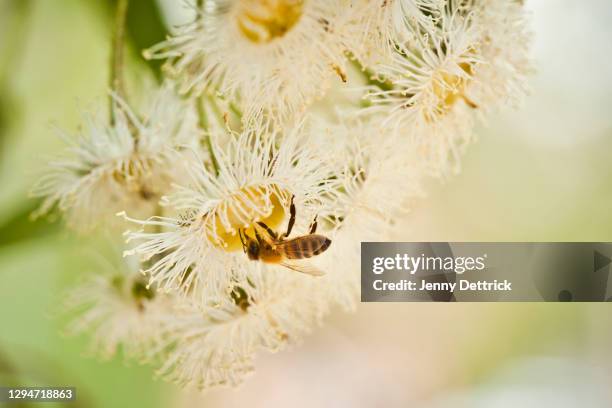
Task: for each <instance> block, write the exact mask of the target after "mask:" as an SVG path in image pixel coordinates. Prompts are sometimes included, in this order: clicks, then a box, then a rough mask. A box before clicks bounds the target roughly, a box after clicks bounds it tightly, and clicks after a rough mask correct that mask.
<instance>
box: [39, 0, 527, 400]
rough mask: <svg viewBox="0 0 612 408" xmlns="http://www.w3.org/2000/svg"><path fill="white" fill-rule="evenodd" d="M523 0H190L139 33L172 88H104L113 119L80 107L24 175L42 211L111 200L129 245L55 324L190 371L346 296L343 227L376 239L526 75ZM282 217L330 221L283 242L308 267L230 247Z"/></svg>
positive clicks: (234, 375) (83, 211)
mask: <svg viewBox="0 0 612 408" xmlns="http://www.w3.org/2000/svg"><path fill="white" fill-rule="evenodd" d="M520 3H521V2H519V1H510V0H508V1H505V0H457V1H455V0H371V1H368V0H329V1H325V0H203V1H201V2H198V4H200V6H198V8H197V10H196V15H197V16H196V19H195V21H194V22H193V23H192V24H189V25H187V26H184V27H182V28H181V29H180V30H179V31H178V32H177V33H175V35H174V36H172V37H171V38H169V39H168V40H167V41H165V42H164V43H161V44H158V45H156V46H154V47H153V48H152V49H150V50H147V52H148V54H149V55H150V56H152V57H158V58H167V59H168V62H167V65H166V68H167V70H166V71H165V73H166V74H170V75H172V76H173V80H175V81H176V82H175V83H178V84H179V87H180V90H178V89H177V90H178V91H180V92H178V93H181V94H183V95H184V96H183V98H181V97H179V96H177V95H176V94H174V93H173V92H174V91H175V89H173V88H171V87H164V88H163V89H162V90H161V91H160V92H159V93H158V95H157V96H156V97H154V98H151V100H152V104H151V105H152V106H151V107H149V108H146V109H144V110H142V111H141V112H140V113H136V112H134V111H133V110H132V109H131V108H129V107H128V106H127V105H126V103H125V102H124V101H123V100H122V99H120V98H118V97H117V96H114V97H113V98H114V99H113V101H114V103H113V108H112V112H111V113H112V117H113V120H111V121H108V120H104V119H103V118H94V117H92V116H87V117H86V120H85V126H84V128H83V129H81V130H80V132H79V135H78V137H77V138H74V139H73V138H68V137H66V139H67V141H68V143H69V144H70V147H69V148H68V150H67V152H66V154H65V155H64V156H62V158H60V159H57V160H54V161H53V162H52V163H51V171H50V172H49V173H48V174H46V175H45V176H43V178H42V179H41V180H40V182H39V183H38V184H37V185H36V187H35V188H34V194H35V195H36V196H39V197H44V200H43V204H42V206H41V209H40V211H39V212H40V213H46V212H48V211H49V210H51V209H52V208H53V207H58V208H59V210H60V211H62V212H63V213H64V215H65V218H66V219H67V221H68V223H69V224H70V225H73V226H78V227H84V226H88V225H91V224H96V223H98V222H99V221H101V220H103V219H104V216H105V215H108V214H109V213H110V214H114V213H118V214H119V215H122V217H123V219H124V220H126V221H127V222H128V223H129V225H130V227H131V228H132V230H129V231H126V232H125V234H124V235H125V239H126V240H127V243H128V245H129V247H128V249H127V250H126V251H125V252H124V254H125V256H126V258H127V259H128V260H130V261H131V262H133V265H131V266H130V267H129V268H125V270H124V271H123V274H119V275H118V276H115V277H108V276H102V277H99V278H97V279H94V280H93V281H91V282H90V283H88V284H86V285H84V286H81V287H80V288H79V289H77V291H76V292H75V293H74V294H73V295H72V296H71V297H70V298H69V302H68V303H69V304H70V307H71V310H75V311H79V312H80V313H81V315H80V317H78V318H76V319H74V320H73V321H72V325H71V327H70V331H71V332H77V333H80V332H82V331H92V332H93V338H94V341H93V343H94V346H95V347H96V348H97V349H98V352H99V353H100V354H101V355H102V356H105V357H110V356H112V355H113V354H115V353H116V352H117V351H118V350H119V349H120V348H121V349H124V350H125V352H126V354H128V355H130V356H131V355H133V356H136V357H137V358H139V359H142V360H145V361H147V362H151V363H154V364H155V365H156V366H157V373H158V375H159V376H161V377H163V378H165V379H167V380H169V381H172V382H175V383H178V384H180V385H189V386H195V387H197V388H202V389H207V388H210V387H214V386H235V385H237V384H239V383H241V382H242V381H243V380H244V379H245V378H246V376H247V375H249V374H250V373H251V372H252V371H253V366H254V360H255V358H256V356H257V353H259V352H261V351H268V352H275V351H278V350H282V349H284V348H285V347H287V346H288V345H291V344H294V343H296V342H298V341H299V340H300V339H301V338H302V337H303V336H304V335H305V334H307V333H308V332H309V331H310V330H311V329H312V328H314V327H315V326H317V325H318V324H320V322H321V320H322V318H323V317H324V316H325V315H326V314H327V313H328V312H329V311H330V310H332V309H333V308H334V307H336V306H340V307H343V308H344V309H354V308H355V306H356V305H357V303H358V299H359V292H360V265H359V262H360V243H361V242H362V241H380V240H385V239H387V237H388V233H389V232H391V229H392V228H393V227H394V224H395V223H396V221H397V220H399V219H400V218H401V217H402V216H403V215H404V214H405V213H406V211H408V210H409V209H410V207H411V204H412V201H413V200H415V199H417V198H419V197H421V196H422V195H423V194H424V190H425V185H426V182H427V181H428V180H431V178H430V176H431V175H435V176H439V175H443V174H446V173H447V172H448V169H449V167H450V168H456V166H457V163H458V162H459V158H460V155H461V151H462V150H463V148H464V147H465V146H466V144H467V143H468V142H469V141H470V140H471V139H472V137H473V128H474V123H476V120H478V119H482V118H483V117H484V113H486V112H488V111H489V110H491V109H493V108H495V107H497V106H500V105H502V104H504V103H512V104H516V103H517V102H519V100H520V98H521V97H522V95H523V94H524V93H525V76H526V74H527V73H528V72H529V70H530V68H529V61H528V58H527V50H528V45H529V41H530V34H529V32H528V30H527V28H526V23H525V21H526V19H525V16H524V15H523V11H522V7H521V4H520ZM347 61H350V65H347ZM334 81H335V83H334ZM343 82H347V84H343ZM316 99H321V100H320V103H317V104H311V102H313V101H314V100H316ZM194 107H195V108H196V109H193V108H194ZM254 119H255V120H254ZM260 119H261V120H260ZM292 204H293V205H292ZM294 210H295V217H292V215H291V214H292V213H293V212H294ZM116 218H118V217H116ZM118 219H119V218H118ZM290 219H295V226H294V227H293V231H292V233H291V234H289V235H288V237H287V238H293V237H297V236H303V235H308V234H310V233H311V231H312V230H311V227H313V226H314V225H315V224H314V221H315V220H316V221H317V225H318V230H317V231H316V233H317V234H320V235H323V236H324V237H325V238H327V239H325V238H322V237H320V236H319V237H310V238H311V239H312V240H317V239H319V240H320V242H324V243H325V248H324V252H321V251H319V250H316V249H313V248H310V250H311V252H312V254H311V255H313V256H312V257H310V258H308V259H307V260H300V261H305V263H306V264H307V265H309V266H312V267H313V268H316V270H321V271H323V272H324V274H323V276H316V277H315V276H309V275H308V274H301V273H297V272H295V271H294V270H291V269H289V268H288V267H290V266H291V264H289V263H287V264H285V265H283V264H281V262H283V261H286V259H285V258H283V256H282V255H280V254H278V253H274V251H276V250H278V249H279V248H282V246H281V245H279V244H278V242H276V243H274V245H271V246H270V247H269V248H267V251H268V252H267V253H265V256H261V255H262V252H261V247H259V248H258V246H257V245H256V244H253V246H252V247H251V249H250V250H249V251H247V250H246V245H245V240H246V243H248V242H251V243H253V242H254V241H249V240H253V239H254V238H255V237H256V233H255V232H256V231H258V232H260V233H263V232H266V231H264V228H265V226H267V227H269V229H270V231H272V232H269V231H267V235H269V237H270V238H271V240H274V239H284V238H285V236H284V233H285V232H286V231H287V230H288V225H289V220H290ZM260 223H263V224H265V226H263V225H261V224H260ZM299 242H301V243H303V242H304V241H302V240H300V241H299ZM309 242H310V241H309ZM312 242H315V241H312ZM330 242H331V245H330ZM320 248H322V246H321V247H320ZM320 248H319V249H320ZM285 249H287V247H285ZM294 250H295V252H297V250H296V249H295V248H294ZM246 252H248V253H246ZM298 257H299V256H297V254H294V255H293V258H298ZM251 259H255V260H251ZM286 266H287V267H286ZM302 267H303V266H302ZM296 268H297V267H296ZM297 269H299V268H297ZM137 271H140V272H142V274H138V273H136V272H137Z"/></svg>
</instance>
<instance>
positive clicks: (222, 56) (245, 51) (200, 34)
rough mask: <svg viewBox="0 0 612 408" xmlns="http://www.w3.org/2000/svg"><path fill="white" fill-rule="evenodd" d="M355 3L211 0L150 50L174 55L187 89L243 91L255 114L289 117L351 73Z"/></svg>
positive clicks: (239, 94) (233, 94)
mask: <svg viewBox="0 0 612 408" xmlns="http://www.w3.org/2000/svg"><path fill="white" fill-rule="evenodd" d="M353 11H354V10H353V0H206V1H204V2H203V5H202V8H201V9H200V10H198V17H197V19H196V21H195V22H194V23H193V24H191V25H188V26H186V27H184V28H183V29H182V30H181V31H180V32H179V33H178V34H177V35H176V36H174V37H173V38H171V39H170V40H168V41H166V42H164V43H161V44H158V45H157V46H155V47H153V48H152V49H150V50H148V51H147V55H148V56H153V57H157V58H170V63H171V73H172V74H174V75H176V76H181V78H182V80H183V86H184V90H185V91H187V90H191V89H194V90H195V91H196V92H198V93H199V92H201V91H203V90H204V89H207V88H208V89H212V90H214V91H219V92H221V93H222V94H223V95H225V96H226V97H229V98H238V99H240V100H241V101H242V108H243V111H244V112H245V114H246V115H247V116H248V117H250V115H251V114H258V113H259V112H260V111H261V110H264V111H266V113H268V114H270V115H272V116H273V117H288V116H290V115H292V114H295V113H298V112H302V111H303V110H304V108H305V107H306V106H307V105H308V104H310V102H311V101H312V100H314V99H316V98H318V97H319V96H321V95H322V94H323V93H324V92H325V90H326V89H327V88H328V87H329V84H330V82H331V81H340V80H343V81H346V78H345V57H344V51H345V48H346V47H345V42H346V34H345V33H347V32H348V31H349V30H348V28H347V27H349V26H351V25H352V24H353V25H354V24H355V18H354V16H353Z"/></svg>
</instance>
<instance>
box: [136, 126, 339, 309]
mask: <svg viewBox="0 0 612 408" xmlns="http://www.w3.org/2000/svg"><path fill="white" fill-rule="evenodd" d="M301 129H302V127H301V126H297V127H295V128H294V129H293V130H292V131H290V132H289V133H288V134H286V135H282V134H278V133H276V134H275V133H266V130H265V129H261V128H254V129H253V128H251V129H247V130H245V131H244V132H243V133H241V134H235V133H233V132H229V133H212V134H210V138H211V147H212V151H213V153H214V157H215V163H216V166H217V168H218V174H216V172H215V171H214V169H211V168H210V167H207V166H205V165H204V164H201V165H197V166H192V167H190V169H189V172H190V176H189V178H188V179H187V180H183V181H182V182H180V183H179V184H181V185H180V186H177V190H176V192H175V193H174V194H172V195H170V196H168V197H164V199H163V203H164V205H165V207H166V209H167V210H168V211H170V212H171V213H173V214H176V215H175V216H165V217H152V218H150V219H148V220H145V221H138V220H134V219H131V218H130V220H131V221H132V222H135V223H137V224H140V225H142V226H143V227H145V228H143V229H142V230H140V231H133V232H128V233H127V239H128V241H130V242H132V241H134V242H135V246H134V247H133V249H132V250H130V251H127V252H126V253H127V254H134V253H135V254H138V255H140V256H141V258H142V259H143V260H149V259H152V258H153V257H157V258H155V261H154V262H152V266H151V267H149V268H147V269H146V271H145V272H146V273H147V274H148V275H149V277H150V282H151V283H155V284H158V285H159V286H160V288H162V289H165V290H177V289H182V290H183V291H184V292H189V293H198V294H199V295H201V296H202V297H203V298H205V299H207V301H209V302H215V301H220V300H221V299H222V298H224V297H227V296H228V294H229V291H230V290H231V287H232V286H233V285H234V284H238V285H240V286H241V287H243V288H248V283H247V282H248V276H249V273H250V272H249V271H250V269H249V267H252V264H253V262H252V261H249V260H248V258H247V256H246V254H244V253H243V249H242V243H241V240H240V235H239V231H238V230H239V229H243V230H245V232H246V234H248V235H249V236H251V237H253V236H254V231H253V228H254V227H253V224H254V223H256V222H258V221H261V222H264V223H265V224H266V225H268V226H269V227H270V228H272V229H273V230H275V231H277V232H278V233H282V232H285V229H286V225H287V221H288V214H289V211H288V210H289V205H290V201H291V199H292V197H293V201H294V204H295V206H296V208H297V218H296V226H295V231H296V233H305V232H306V229H307V227H308V225H309V224H310V223H311V222H312V220H313V219H314V217H315V216H316V214H317V212H318V210H319V209H320V208H322V207H324V206H325V202H326V201H328V200H330V197H332V196H333V194H334V192H335V191H337V189H338V186H337V183H338V180H337V178H333V177H332V176H334V173H333V171H332V168H331V167H330V166H329V165H328V163H329V160H327V159H326V157H325V155H326V154H329V153H324V151H323V150H321V149H316V148H314V146H310V145H309V144H308V143H304V140H302V139H301V136H302V132H301ZM283 136H284V137H283ZM147 227H152V228H159V229H160V231H153V230H151V229H152V228H147ZM287 273H294V272H291V271H289V270H287Z"/></svg>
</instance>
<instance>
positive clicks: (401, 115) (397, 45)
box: [365, 0, 530, 174]
mask: <svg viewBox="0 0 612 408" xmlns="http://www.w3.org/2000/svg"><path fill="white" fill-rule="evenodd" d="M386 7H389V12H388V13H391V14H392V13H399V14H401V16H393V17H388V18H390V19H391V20H393V21H395V22H396V23H395V24H394V25H393V30H391V32H392V34H388V35H387V41H388V42H389V43H390V48H392V50H393V51H392V52H390V53H389V52H385V53H382V54H380V55H379V56H378V58H374V59H371V61H374V62H372V63H371V65H369V66H367V65H366V66H367V68H369V69H370V70H371V72H372V73H373V75H374V77H375V78H376V79H377V80H378V85H377V86H375V87H372V88H371V89H370V92H369V99H370V100H371V102H372V104H373V106H372V107H370V108H368V109H366V111H368V112H377V113H380V114H381V115H384V119H383V124H384V126H385V127H386V128H387V129H388V131H390V132H393V133H396V134H397V133H400V134H403V135H405V138H406V139H408V140H409V141H410V143H412V144H413V146H414V148H415V149H417V150H418V151H419V153H420V154H421V155H422V157H423V159H424V160H426V162H427V163H428V164H429V171H430V172H432V173H434V174H440V173H444V172H445V171H446V168H447V166H448V164H449V163H450V164H451V166H453V165H454V167H455V168H456V166H457V163H458V159H459V157H460V153H461V151H462V150H463V147H464V146H465V145H466V144H467V143H468V142H469V141H470V140H471V139H472V137H473V126H474V119H475V113H476V112H480V113H482V112H487V111H489V110H491V109H493V108H495V107H497V106H499V105H501V104H503V103H506V102H507V101H509V100H516V99H517V98H519V97H520V96H522V95H523V94H524V92H525V85H524V81H525V76H526V73H527V72H529V69H530V68H529V64H528V61H527V51H528V42H529V33H528V31H527V30H526V28H525V22H524V21H525V18H524V15H523V10H522V7H521V5H520V4H519V3H518V2H505V1H485V0H483V1H476V0H475V1H440V0H420V1H406V0H396V1H391V0H390V1H389V2H388V3H387V6H386ZM398 21H399V23H398ZM365 63H366V64H368V63H369V61H368V60H366V61H365Z"/></svg>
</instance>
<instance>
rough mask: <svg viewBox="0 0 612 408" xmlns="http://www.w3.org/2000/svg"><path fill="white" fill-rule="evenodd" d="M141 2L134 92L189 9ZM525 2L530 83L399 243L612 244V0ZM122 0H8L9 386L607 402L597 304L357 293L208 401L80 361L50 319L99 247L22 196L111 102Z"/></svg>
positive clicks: (2, 275)
mask: <svg viewBox="0 0 612 408" xmlns="http://www.w3.org/2000/svg"><path fill="white" fill-rule="evenodd" d="M131 3H132V7H131V9H130V13H129V15H128V20H129V22H128V25H129V41H130V43H129V45H130V50H131V51H130V53H129V58H130V63H129V66H130V71H129V73H128V75H129V77H128V82H129V83H131V84H133V87H134V88H136V89H138V88H139V87H140V86H141V85H143V84H145V83H147V82H153V81H155V80H157V78H159V64H158V63H146V62H145V61H144V60H142V58H141V57H140V54H139V51H138V50H140V49H142V48H145V47H148V46H150V45H152V44H154V43H156V42H158V41H160V40H161V39H163V38H164V36H165V31H166V26H167V25H169V24H173V23H176V22H178V21H181V18H182V16H184V15H185V14H186V11H185V9H184V8H182V6H181V4H182V3H181V2H180V1H172V0H159V1H155V0H139V1H132V2H131ZM527 7H528V8H529V9H530V10H531V12H532V17H533V27H534V31H535V44H534V59H535V65H536V68H537V73H536V74H535V75H534V76H533V78H532V83H531V88H532V94H531V95H530V96H529V97H528V98H527V100H526V101H525V104H524V105H523V106H522V107H520V108H519V109H517V110H515V111H504V112H501V113H499V114H495V115H493V116H491V117H489V119H488V122H487V123H486V124H485V125H483V126H481V127H480V128H479V129H478V134H479V141H478V142H477V143H475V144H474V145H472V146H471V147H470V148H469V150H468V152H467V154H466V156H465V158H464V160H463V171H462V172H461V173H460V174H459V175H457V176H455V177H451V178H450V179H448V180H447V181H445V182H444V183H438V184H433V185H432V186H430V194H429V197H428V198H426V199H423V200H421V201H419V202H417V203H415V208H414V209H413V211H412V213H411V215H410V217H408V218H407V219H406V220H404V222H403V223H402V224H401V225H400V228H399V230H398V233H397V236H396V238H397V240H416V241H428V240H430V241H453V240H454V241H487V240H492V241H612V215H611V214H610V211H609V205H610V202H611V200H612V161H611V160H610V152H612V116H611V115H610V106H611V105H612V76H611V75H610V72H612V58H611V57H610V55H612V52H610V51H612V49H611V48H612V41H610V38H611V36H612V31H611V29H610V28H609V21H610V19H611V18H612V5H611V4H610V3H609V2H608V1H605V0H593V1H591V2H589V4H588V7H587V6H586V5H585V4H584V3H583V2H579V1H571V0H541V1H537V2H536V1H528V2H527ZM112 10H113V2H112V1H97V2H94V1H82V0H53V1H51V0H0V323H1V326H0V383H2V384H32V385H74V386H76V387H77V389H78V395H79V397H78V401H77V402H76V403H70V404H66V406H68V405H69V406H75V407H76V406H80V407H151V408H153V407H192V406H236V405H238V404H246V403H248V405H249V406H250V407H257V406H270V405H284V406H317V405H328V406H329V405H331V406H372V405H374V404H376V405H378V406H382V405H386V406H396V405H402V406H403V405H406V404H408V403H413V404H414V406H419V407H421V406H441V407H446V406H449V405H450V404H453V405H454V406H466V407H475V406H483V407H485V406H486V407H506V406H508V407H509V406H516V405H508V404H512V403H513V402H516V401H520V402H521V403H522V404H523V406H534V407H535V406H537V407H540V406H542V405H544V404H548V403H550V404H553V403H557V402H558V403H557V404H556V406H557V407H560V406H568V407H569V406H576V405H577V404H574V402H576V403H577V402H578V401H580V402H581V405H582V406H584V407H599V406H601V407H604V406H610V404H612V403H611V401H612V397H611V396H610V395H609V394H606V392H607V391H606V390H607V389H608V388H609V384H610V383H612V382H611V381H610V368H611V367H612V352H610V349H609V345H610V344H611V343H612V329H611V328H612V316H611V314H610V309H609V307H610V306H609V305H608V304H603V303H602V304H486V305H485V304H451V305H446V304H367V305H366V304H364V305H361V306H360V307H359V309H358V311H357V313H356V314H353V315H346V314H341V313H339V314H336V315H334V316H333V317H332V318H331V319H330V321H329V322H328V324H327V325H326V326H325V327H324V328H323V329H321V330H319V331H317V332H316V333H315V334H313V335H312V336H311V337H309V338H308V339H307V341H306V342H305V343H304V344H303V345H301V346H299V347H297V348H296V349H294V350H293V351H290V352H288V353H283V354H281V355H277V356H262V358H260V359H259V360H260V361H258V372H257V375H255V376H254V377H253V378H252V379H251V380H250V381H248V382H247V383H246V384H245V385H244V386H242V387H241V388H239V389H238V390H236V391H214V392H212V393H209V394H207V395H204V396H201V395H199V394H197V393H193V392H180V391H179V390H177V389H175V388H174V387H173V386H171V385H166V384H164V383H162V382H161V381H155V380H153V379H152V372H151V370H150V369H149V368H147V367H140V366H137V365H129V366H128V365H126V364H125V363H124V362H123V361H122V360H121V358H116V359H114V360H113V361H110V362H99V361H97V360H96V359H94V358H91V357H86V356H85V355H84V353H85V351H86V350H87V339H86V338H67V337H64V336H62V334H61V332H62V319H61V318H57V316H56V315H57V314H58V311H59V304H60V303H61V301H62V297H63V295H64V293H65V291H66V289H67V288H69V287H70V286H71V285H73V284H74V283H75V282H77V281H78V280H79V278H80V277H82V276H83V275H84V274H87V273H89V272H91V271H92V270H93V269H94V264H93V261H92V258H91V256H90V254H89V253H87V251H83V249H82V248H83V247H84V245H83V242H82V239H80V238H76V237H74V236H73V235H72V234H70V233H68V232H66V231H64V230H62V229H61V225H60V224H59V223H49V222H48V221H45V220H43V221H37V222H30V221H29V219H28V215H29V213H30V212H31V211H32V210H33V209H34V208H35V206H36V202H35V201H33V200H30V199H28V197H27V191H28V190H29V188H30V187H31V186H32V184H33V182H34V180H35V179H36V178H37V176H38V175H39V174H40V172H41V170H42V169H43V167H44V164H45V156H46V155H48V154H49V153H52V152H55V151H57V150H58V149H59V148H61V146H62V144H61V142H60V140H59V139H58V138H57V137H55V135H54V131H53V130H52V125H53V124H57V125H58V126H60V127H61V128H63V129H69V130H73V129H75V128H76V126H77V124H78V122H79V110H80V109H81V108H87V107H88V106H89V105H90V104H91V103H92V102H95V101H99V100H103V98H104V94H105V92H106V90H107V75H108V56H109V43H110V37H111V27H112V22H111V21H112ZM88 245H89V246H91V247H95V246H96V245H98V243H96V242H95V241H92V242H89V243H88ZM539 390H552V391H551V393H550V395H549V394H544V395H542V394H541V393H539ZM555 390H556V391H555ZM527 393H531V394H529V395H532V396H533V397H532V398H528V399H524V400H522V399H521V396H526V395H527ZM564 393H565V394H564ZM555 395H560V396H563V395H566V397H567V398H564V399H561V400H559V401H557V400H555ZM500 396H503V398H502V397H500ZM513 398H514V399H513ZM517 398H518V399H517ZM572 398H575V399H572ZM527 400H529V401H535V403H534V405H529V403H528V402H527V403H525V401H527ZM330 401H333V402H334V403H333V404H330ZM461 404H464V405H461ZM564 404H566V405H564ZM568 404H569V405H568ZM24 406H27V405H24ZM47 406H54V405H53V404H47ZM55 406H59V404H55Z"/></svg>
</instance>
